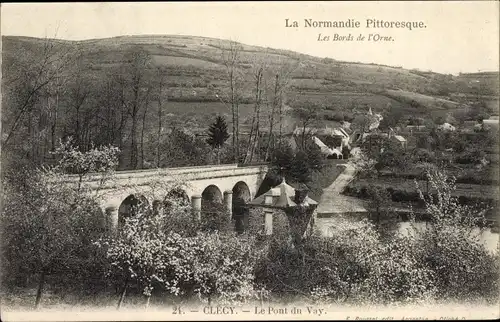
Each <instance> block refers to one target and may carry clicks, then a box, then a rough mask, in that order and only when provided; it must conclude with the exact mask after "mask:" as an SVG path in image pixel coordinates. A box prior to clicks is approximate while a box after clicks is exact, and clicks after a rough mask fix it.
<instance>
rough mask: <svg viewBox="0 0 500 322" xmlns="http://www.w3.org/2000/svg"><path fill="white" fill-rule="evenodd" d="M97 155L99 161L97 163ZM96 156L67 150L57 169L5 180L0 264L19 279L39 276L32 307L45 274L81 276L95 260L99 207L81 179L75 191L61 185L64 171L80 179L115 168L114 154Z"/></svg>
mask: <svg viewBox="0 0 500 322" xmlns="http://www.w3.org/2000/svg"><path fill="white" fill-rule="evenodd" d="M63 148H64V146H63ZM63 148H62V149H63ZM96 151H97V153H98V154H100V155H101V156H102V157H98V158H96V157H95V154H96ZM96 151H94V152H89V153H84V154H82V153H81V152H79V151H78V150H77V149H76V148H74V149H70V150H69V151H66V152H67V153H66V157H63V158H62V159H61V161H60V163H59V164H58V166H56V167H53V168H49V169H37V170H28V173H26V175H25V176H21V175H20V173H19V171H16V173H14V174H9V175H7V176H6V179H5V183H4V184H3V187H4V194H2V196H3V200H2V204H3V209H2V214H1V219H2V225H1V226H2V229H3V236H4V238H5V239H4V241H3V242H4V244H3V245H2V246H3V247H2V249H3V252H2V257H3V260H2V262H3V263H5V264H4V265H5V268H6V271H8V272H9V273H18V274H21V275H24V276H22V277H23V278H28V277H31V276H33V275H38V288H37V293H36V299H35V307H38V306H39V304H40V301H41V299H42V295H43V290H44V287H45V284H46V281H47V278H48V277H49V276H50V275H53V274H58V276H61V275H63V272H64V274H71V273H74V272H79V271H84V272H85V271H87V270H89V269H90V266H88V267H86V266H85V265H88V264H89V263H90V264H92V263H96V261H97V260H98V259H97V258H93V256H95V254H94V253H93V246H92V242H93V239H94V238H95V239H96V238H99V237H101V236H102V235H104V234H105V233H106V229H105V228H106V226H105V222H104V217H103V214H102V212H101V209H100V207H99V204H98V202H97V201H96V200H95V198H94V196H91V195H90V194H89V191H88V190H86V189H82V186H81V181H82V180H81V177H80V180H79V182H78V184H77V185H76V188H75V185H71V184H62V183H61V181H65V180H66V181H67V177H65V176H64V172H63V170H65V169H73V170H74V171H77V172H78V173H79V174H80V175H82V176H83V175H85V174H87V173H88V172H89V171H90V169H93V170H96V171H99V172H101V173H106V172H107V171H108V170H109V169H110V168H113V167H114V166H115V165H116V162H115V160H116V156H115V152H116V151H115V150H114V149H109V150H104V151H98V150H96ZM90 154H93V156H91V155H90ZM82 166H83V167H82ZM101 182H102V181H101ZM76 274H78V273H76Z"/></svg>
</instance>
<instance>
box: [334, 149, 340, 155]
mask: <svg viewBox="0 0 500 322" xmlns="http://www.w3.org/2000/svg"><path fill="white" fill-rule="evenodd" d="M332 152H333V153H334V154H336V155H342V152H340V151H339V150H338V149H337V148H334V149H333V150H332Z"/></svg>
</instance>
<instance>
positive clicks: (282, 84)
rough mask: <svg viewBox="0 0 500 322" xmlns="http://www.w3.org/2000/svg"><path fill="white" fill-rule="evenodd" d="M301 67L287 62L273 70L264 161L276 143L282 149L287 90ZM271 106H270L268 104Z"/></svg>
mask: <svg viewBox="0 0 500 322" xmlns="http://www.w3.org/2000/svg"><path fill="white" fill-rule="evenodd" d="M299 66H300V61H298V60H297V61H296V62H294V63H288V62H285V61H281V58H280V61H279V64H278V67H276V68H274V69H271V70H270V74H272V75H274V77H273V78H272V79H273V82H270V86H269V88H268V94H267V102H271V108H270V109H269V108H268V110H269V117H268V119H269V136H268V140H267V146H266V152H265V157H264V160H267V159H268V157H269V155H270V154H271V152H272V151H271V150H272V148H273V147H274V143H275V142H278V146H279V147H281V144H282V141H283V140H282V132H283V117H284V113H285V111H284V105H285V102H286V90H287V88H288V86H289V84H290V80H291V76H292V73H293V72H294V71H295V70H297V68H299ZM268 106H269V104H268ZM275 125H278V127H279V129H278V140H276V139H275V137H274V128H275Z"/></svg>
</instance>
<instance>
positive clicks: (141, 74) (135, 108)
mask: <svg viewBox="0 0 500 322" xmlns="http://www.w3.org/2000/svg"><path fill="white" fill-rule="evenodd" d="M126 58H127V62H126V65H125V66H124V67H125V72H126V73H125V75H127V74H128V75H131V79H130V80H129V81H130V87H131V93H132V96H131V97H130V99H129V102H130V103H129V104H127V105H129V107H130V108H129V111H128V112H129V113H130V117H131V121H132V124H131V128H130V167H131V168H133V169H136V168H137V166H138V156H137V152H138V151H137V123H138V121H139V114H140V110H141V108H142V105H144V102H145V100H146V97H147V96H148V95H149V90H148V88H149V87H150V86H151V84H150V83H149V82H148V75H147V72H148V69H149V67H150V64H151V56H150V55H149V53H148V52H146V51H144V50H142V49H141V48H134V49H133V50H132V51H131V52H130V53H129V55H127V57H126Z"/></svg>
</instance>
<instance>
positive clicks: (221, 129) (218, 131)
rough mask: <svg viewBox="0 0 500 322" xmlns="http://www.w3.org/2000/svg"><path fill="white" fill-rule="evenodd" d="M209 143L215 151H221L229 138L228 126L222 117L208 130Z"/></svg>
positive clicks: (218, 117)
mask: <svg viewBox="0 0 500 322" xmlns="http://www.w3.org/2000/svg"><path fill="white" fill-rule="evenodd" d="M208 136H209V137H208V139H207V143H208V144H209V145H210V146H211V147H212V148H214V149H220V148H221V147H222V145H224V142H226V140H227V139H228V138H229V133H228V132H227V124H226V121H225V120H224V118H223V117H222V116H217V118H216V119H215V122H214V123H212V124H211V125H210V128H209V129H208Z"/></svg>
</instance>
